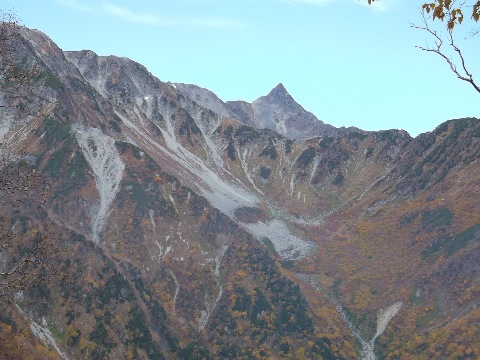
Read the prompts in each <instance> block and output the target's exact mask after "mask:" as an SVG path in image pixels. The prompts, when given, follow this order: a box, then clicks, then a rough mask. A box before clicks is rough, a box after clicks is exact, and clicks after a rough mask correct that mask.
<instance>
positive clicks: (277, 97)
mask: <svg viewBox="0 0 480 360" xmlns="http://www.w3.org/2000/svg"><path fill="white" fill-rule="evenodd" d="M174 85H175V87H176V88H177V89H178V90H179V91H180V93H182V94H183V95H184V96H185V97H187V98H188V99H190V100H192V101H194V102H196V103H197V104H198V105H200V106H202V107H204V108H206V109H210V110H212V111H214V112H215V113H217V114H218V115H220V116H223V117H231V118H233V119H235V120H238V121H240V122H242V123H244V124H246V125H249V126H251V127H254V128H256V129H270V130H273V131H275V132H276V133H278V134H280V135H282V136H284V137H286V138H289V139H304V140H305V139H309V138H314V137H318V136H334V135H340V134H344V133H346V132H348V131H350V130H352V129H345V128H341V129H338V128H335V127H334V126H332V125H329V124H325V123H323V122H322V121H321V120H319V119H317V118H316V117H315V115H313V114H312V113H311V112H308V111H306V110H305V109H304V108H303V107H302V106H301V105H299V104H298V103H297V102H296V101H295V100H294V99H293V98H292V96H291V95H290V94H289V93H288V91H287V90H286V89H285V87H284V86H283V84H281V83H280V84H278V85H277V86H276V87H275V88H274V89H272V91H270V93H269V94H268V95H267V96H262V97H260V98H258V99H257V100H255V101H254V102H253V103H251V104H250V103H247V102H245V101H227V102H226V103H224V102H223V101H222V100H220V99H219V98H218V97H217V96H216V95H215V94H214V93H212V92H211V91H209V90H207V89H203V88H200V87H199V86H197V85H190V84H178V83H176V84H174ZM355 131H360V130H359V129H355Z"/></svg>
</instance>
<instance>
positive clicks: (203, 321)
mask: <svg viewBox="0 0 480 360" xmlns="http://www.w3.org/2000/svg"><path fill="white" fill-rule="evenodd" d="M227 249H228V245H223V246H222V248H221V249H220V250H219V252H218V255H217V256H216V257H215V278H216V280H217V285H218V288H219V290H218V295H217V297H216V299H215V302H214V303H213V304H212V305H209V304H208V303H207V310H202V311H201V312H200V319H199V328H200V330H203V329H205V326H206V325H207V323H208V319H209V318H210V315H211V314H212V313H213V311H214V310H215V308H216V307H217V304H218V302H219V301H220V299H221V298H222V295H223V285H222V275H221V274H220V265H221V264H222V259H223V256H224V255H225V252H226V251H227Z"/></svg>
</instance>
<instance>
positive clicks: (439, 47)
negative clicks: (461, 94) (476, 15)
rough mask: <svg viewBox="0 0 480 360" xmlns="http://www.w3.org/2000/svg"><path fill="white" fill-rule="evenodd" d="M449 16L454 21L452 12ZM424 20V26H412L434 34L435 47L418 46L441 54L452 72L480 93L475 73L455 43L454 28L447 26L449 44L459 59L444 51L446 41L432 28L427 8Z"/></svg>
mask: <svg viewBox="0 0 480 360" xmlns="http://www.w3.org/2000/svg"><path fill="white" fill-rule="evenodd" d="M449 16H450V19H449V21H452V18H451V14H449ZM422 20H423V25H422V26H418V25H414V24H411V25H410V26H411V27H412V28H414V29H419V30H423V31H426V32H427V33H429V34H430V35H432V36H433V37H434V39H435V47H423V46H418V45H417V46H416V47H417V48H419V49H421V50H423V51H427V52H432V53H435V54H437V55H439V56H440V57H441V58H443V59H444V60H445V61H446V63H447V64H448V66H449V67H450V69H451V70H452V72H453V73H454V74H455V75H456V76H457V78H459V79H460V80H463V81H466V82H468V83H469V84H470V85H472V86H473V88H474V89H475V90H476V91H477V92H478V93H480V86H479V85H478V84H477V83H476V82H475V80H474V79H473V75H472V73H471V72H470V71H469V70H468V68H467V65H466V63H465V58H464V56H463V53H462V51H461V50H460V48H459V47H458V46H457V45H456V44H455V41H454V38H453V28H447V33H448V46H450V47H451V48H452V49H453V50H454V51H455V53H456V54H457V56H458V59H457V60H454V59H452V58H451V57H449V56H448V55H447V54H446V52H445V51H444V49H443V46H444V41H443V39H442V38H441V37H440V35H439V34H438V33H437V32H436V31H434V30H432V28H431V27H430V26H429V23H428V19H427V17H426V15H425V10H424V9H423V10H422ZM456 62H460V63H461V70H459V69H458V68H457V65H456Z"/></svg>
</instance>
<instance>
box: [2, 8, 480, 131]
mask: <svg viewBox="0 0 480 360" xmlns="http://www.w3.org/2000/svg"><path fill="white" fill-rule="evenodd" d="M420 4H421V0H379V1H378V5H377V6H373V7H372V6H368V5H367V0H106V1H102V0H42V1H38V0H0V5H1V6H2V7H3V8H10V9H11V8H13V9H14V10H15V12H16V13H17V15H18V17H19V18H20V19H21V21H22V23H23V24H24V25H26V26H28V27H31V28H36V29H39V30H41V31H43V32H44V33H46V34H47V35H48V36H50V37H51V38H52V39H53V41H55V42H56V43H57V44H58V45H59V46H60V47H61V48H62V49H64V50H82V49H91V50H93V51H95V52H96V53H98V54H99V55H118V56H126V57H129V58H131V59H132V60H135V61H138V62H140V63H141V64H143V65H145V66H146V67H147V68H148V69H149V70H150V71H151V72H152V73H153V74H154V75H156V76H157V77H158V78H159V79H160V80H162V81H172V82H185V83H193V84H197V85H199V86H202V87H205V88H208V89H210V90H212V91H213V92H214V93H216V94H217V95H218V96H219V97H220V98H221V99H222V100H224V101H227V100H246V101H253V100H255V99H256V98H258V97H260V96H262V95H266V94H267V93H268V92H269V91H270V90H271V89H272V88H273V87H274V86H275V85H277V84H278V83H280V82H282V83H283V84H284V85H285V87H286V88H287V90H288V91H289V92H290V94H291V95H292V96H293V97H294V98H295V99H296V100H297V102H299V103H300V104H301V105H302V106H303V107H304V108H305V109H307V110H309V111H311V112H313V113H314V114H315V115H316V116H317V117H318V118H319V119H321V120H323V121H325V122H327V123H330V124H332V125H335V126H357V127H360V128H362V129H366V130H379V129H389V128H401V129H405V130H407V131H408V132H410V134H412V135H414V136H415V135H417V134H419V133H421V132H425V131H430V130H433V129H434V128H435V127H436V126H437V125H438V124H440V123H441V122H443V121H445V120H449V119H453V118H459V117H465V116H476V117H480V106H479V105H480V94H478V93H476V92H475V91H474V89H473V88H472V87H471V86H470V85H469V84H467V83H465V82H463V81H460V80H458V79H456V77H455V76H454V75H453V74H452V73H451V71H450V70H449V68H448V66H447V65H446V64H445V63H444V62H443V61H442V60H441V59H440V58H439V57H438V56H436V55H434V54H431V53H426V52H423V51H421V50H419V49H417V48H415V45H428V44H431V43H432V42H431V41H430V40H431V39H430V38H429V37H428V36H427V34H426V33H424V32H422V31H419V30H415V29H412V28H410V26H409V24H410V23H418V24H419V23H420V19H421V18H420V11H419V6H420ZM462 28H463V29H461V30H465V31H467V30H470V29H471V28H470V27H469V25H468V24H467V25H466V26H463V27H462ZM463 37H464V36H463V34H459V38H460V40H462V42H461V45H462V49H465V51H466V58H467V61H468V63H469V64H470V67H471V70H472V71H473V73H474V74H476V75H477V77H478V79H480V51H478V49H479V42H480V37H478V36H477V37H474V38H470V39H468V40H466V41H463Z"/></svg>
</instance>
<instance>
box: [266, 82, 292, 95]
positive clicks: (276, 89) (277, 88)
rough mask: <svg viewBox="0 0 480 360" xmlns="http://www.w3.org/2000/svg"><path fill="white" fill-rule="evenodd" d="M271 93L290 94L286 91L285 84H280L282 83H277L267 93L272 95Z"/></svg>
mask: <svg viewBox="0 0 480 360" xmlns="http://www.w3.org/2000/svg"><path fill="white" fill-rule="evenodd" d="M273 94H276V95H280V94H283V95H285V94H286V95H290V94H289V93H288V91H287V89H286V88H285V86H284V85H283V84H282V83H278V85H277V86H275V87H274V88H273V89H272V90H271V91H270V93H269V95H273Z"/></svg>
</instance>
